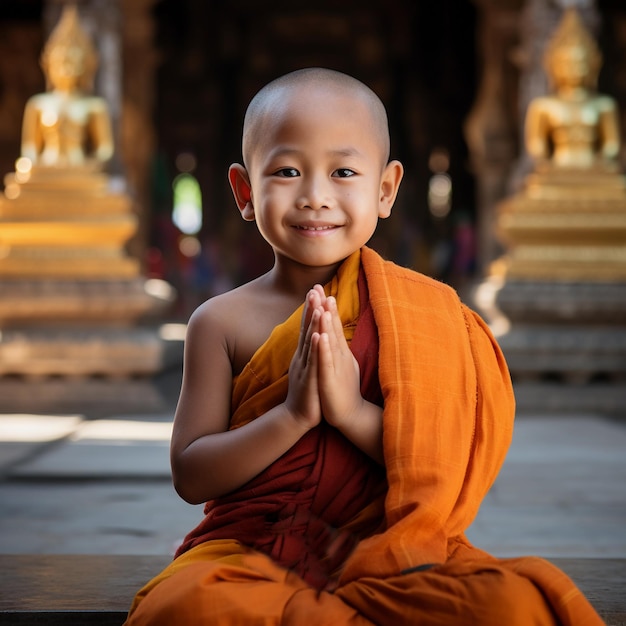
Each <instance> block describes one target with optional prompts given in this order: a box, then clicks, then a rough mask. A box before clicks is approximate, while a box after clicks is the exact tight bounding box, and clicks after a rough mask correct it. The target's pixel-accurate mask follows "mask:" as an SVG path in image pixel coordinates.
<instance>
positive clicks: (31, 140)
mask: <svg viewBox="0 0 626 626" xmlns="http://www.w3.org/2000/svg"><path fill="white" fill-rule="evenodd" d="M39 124H40V120H39V110H38V107H37V105H36V104H35V102H34V100H33V98H31V99H30V100H29V101H28V102H27V103H26V108H25V109H24V120H23V122H22V146H21V156H23V157H27V158H29V159H30V160H31V162H32V163H36V162H37V160H38V158H39V152H40V151H41V145H42V138H41V129H40V128H39Z"/></svg>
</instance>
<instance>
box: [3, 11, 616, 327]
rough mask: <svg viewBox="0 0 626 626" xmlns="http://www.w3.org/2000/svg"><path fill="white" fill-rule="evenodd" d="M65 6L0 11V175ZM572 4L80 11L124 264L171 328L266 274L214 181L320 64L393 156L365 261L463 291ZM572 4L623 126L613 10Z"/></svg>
mask: <svg viewBox="0 0 626 626" xmlns="http://www.w3.org/2000/svg"><path fill="white" fill-rule="evenodd" d="M63 4H64V2H62V1H61V0H3V2H2V5H1V6H0V35H1V36H0V172H9V171H11V170H12V169H13V166H14V162H15V160H16V158H17V156H18V155H19V153H20V132H21V124H22V116H23V112H24V106H25V103H26V101H27V99H28V98H29V97H30V96H32V95H33V94H35V93H39V92H42V91H44V90H45V78H44V75H43V73H42V71H41V68H40V64H39V57H40V54H41V50H42V48H43V45H44V43H45V41H46V39H47V37H48V35H49V33H50V31H51V29H52V28H53V26H54V25H55V24H56V23H57V21H58V19H59V16H60V11H61V8H62V6H63ZM572 4H576V2H573V1H572V0H569V1H568V0H561V1H557V0H475V1H470V0H441V1H440V2H414V1H409V0H406V1H403V0H392V1H387V0H386V1H385V2H377V1H369V2H368V1H359V2H342V3H340V4H339V5H338V4H337V3H334V2H323V1H319V2H315V3H308V2H298V1H295V2H294V1H290V2H280V1H277V2H271V3H270V2H249V1H229V2H219V1H211V2H206V1H205V0H132V1H131V0H128V1H125V0H110V1H104V0H82V1H81V2H79V3H78V5H79V8H80V14H81V19H82V23H83V25H84V27H85V28H86V29H87V30H88V31H89V32H90V35H91V36H92V38H93V41H94V43H95V44H96V46H97V49H98V54H99V57H100V66H99V70H98V74H97V78H96V88H95V91H96V93H98V94H100V95H102V96H104V97H105V98H106V99H107V101H108V103H109V106H110V109H111V116H112V119H113V123H114V131H115V139H116V151H115V156H114V160H113V162H112V163H111V164H110V165H109V170H110V171H111V172H113V173H115V174H120V175H122V176H123V177H124V178H125V180H126V182H127V185H128V188H129V189H130V190H131V193H132V194H133V196H134V197H135V198H136V199H137V207H138V211H139V214H140V222H141V224H140V228H139V230H138V233H137V235H136V236H135V238H134V239H133V241H132V243H131V250H132V254H133V255H135V256H136V257H137V258H138V259H140V261H141V263H142V267H143V268H144V271H145V272H146V273H147V274H148V275H150V276H156V277H162V278H165V279H166V280H167V281H169V282H170V283H171V284H172V285H173V286H174V287H175V288H176V289H177V292H178V300H177V303H176V307H175V310H174V311H173V315H174V316H175V317H176V318H178V319H181V320H184V319H186V318H187V316H188V314H189V312H190V311H191V310H192V309H193V308H194V307H195V306H196V305H197V304H198V303H199V302H200V301H202V300H203V299H205V298H206V297H208V296H210V295H212V294H215V293H219V292H221V291H223V290H225V289H228V288H230V287H232V286H233V285H236V284H239V283H241V282H243V281H246V280H248V279H250V278H252V277H254V276H256V275H258V274H259V273H261V272H263V271H264V270H266V269H267V268H268V267H269V264H270V263H271V254H270V250H269V248H268V247H267V246H266V245H265V244H264V243H263V242H262V241H260V239H259V237H258V235H257V233H256V229H255V227H254V224H246V223H244V222H243V221H242V220H241V218H240V217H239V216H238V212H237V210H236V207H235V205H234V202H233V200H232V197H231V192H230V189H229V188H228V184H227V179H226V172H227V168H228V166H229V164H230V163H232V162H233V161H238V160H240V158H241V156H240V145H239V142H240V134H241V124H242V118H243V113H244V111H245V107H246V105H247V103H248V101H249V99H250V98H251V97H252V95H254V93H255V92H256V91H257V90H258V89H259V88H260V87H261V86H262V85H264V84H265V83H266V82H268V81H269V80H271V79H273V78H275V77H277V76H278V75H280V74H283V73H285V72H288V71H290V70H294V69H297V68H300V67H305V66H315V65H321V66H327V67H330V68H334V69H337V70H341V71H345V72H348V73H350V74H353V75H354V76H356V77H357V78H359V79H361V80H363V81H364V82H366V83H367V84H368V85H370V86H371V87H372V88H373V89H374V90H375V91H376V92H377V93H378V94H379V95H380V97H381V98H382V100H383V101H384V103H385V104H386V106H387V109H388V111H389V118H390V124H391V135H392V156H393V157H394V158H397V159H400V160H401V161H402V162H403V163H404V165H405V169H406V174H405V179H404V182H403V184H402V188H401V192H400V196H399V198H398V201H397V204H396V207H395V210H394V217H393V219H391V220H387V221H386V222H382V223H381V226H380V230H379V232H378V233H377V235H376V237H375V240H374V241H372V245H373V247H375V248H377V249H379V250H380V251H381V252H383V253H384V254H385V255H387V256H388V257H390V258H393V259H394V260H397V261H398V262H400V263H402V264H405V265H409V266H411V267H413V268H415V269H417V270H419V271H423V272H425V273H427V274H429V275H432V276H435V277H437V278H441V279H443V280H445V281H447V282H449V283H451V284H452V285H454V286H455V287H457V288H459V289H460V290H461V291H463V290H464V289H465V287H466V286H467V285H468V284H469V283H471V282H472V281H476V280H477V279H480V278H481V277H482V275H483V273H484V272H485V269H486V268H487V266H488V264H489V262H490V261H492V260H493V259H494V258H496V257H497V255H498V254H499V252H500V248H499V243H498V240H497V238H496V236H495V233H494V220H493V211H494V206H495V204H496V203H497V202H498V201H499V200H500V199H501V198H503V197H504V196H506V195H507V194H508V193H510V192H511V190H512V189H514V188H515V187H516V185H518V184H519V181H520V180H521V176H522V175H523V173H524V172H525V168H526V164H525V161H524V149H523V142H522V141H521V137H522V127H523V116H524V113H525V108H526V106H527V103H528V101H529V99H530V98H531V97H533V96H534V95H538V94H540V93H542V92H543V91H545V90H546V79H545V76H544V74H543V70H542V67H541V46H542V44H545V41H546V39H547V37H548V36H549V34H550V33H551V32H552V30H553V29H554V28H555V27H556V24H557V22H558V20H559V18H560V16H561V13H562V11H563V8H564V7H566V6H568V5H572ZM578 5H579V7H580V10H581V12H582V14H583V15H584V16H585V18H586V19H587V21H588V23H589V25H590V27H591V28H592V29H593V32H594V34H595V35H596V36H597V40H598V43H599V46H600V47H601V49H602V52H603V55H604V64H603V66H602V71H601V75H600V81H599V89H600V91H602V92H605V93H610V94H612V95H613V96H614V97H615V98H616V100H617V101H618V103H619V104H620V108H621V111H622V117H623V116H624V111H626V7H625V6H624V3H622V2H620V1H619V0H598V1H597V2H593V1H591V0H580V1H579V2H578ZM622 128H626V124H623V125H622ZM190 177H192V178H190ZM177 183H179V184H181V183H182V186H181V187H180V188H184V187H185V184H186V186H187V187H188V188H189V186H193V185H197V189H196V195H195V197H196V199H197V200H196V201H197V205H198V214H193V211H192V212H191V214H188V215H187V218H186V222H185V217H184V216H183V218H182V220H183V221H181V220H180V219H179V220H178V223H177V221H176V220H174V219H173V212H174V207H175V196H174V188H175V186H176V184H177ZM180 188H179V191H180ZM188 192H189V190H188ZM192 196H193V191H192ZM429 196H430V199H431V201H430V202H429ZM433 197H434V198H435V201H434V202H433V201H432V199H433ZM437 198H439V201H437Z"/></svg>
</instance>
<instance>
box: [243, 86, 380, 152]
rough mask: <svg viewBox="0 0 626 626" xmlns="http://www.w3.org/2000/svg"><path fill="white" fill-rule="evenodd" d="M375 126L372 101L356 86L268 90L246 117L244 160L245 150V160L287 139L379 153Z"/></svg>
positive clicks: (377, 128)
mask: <svg viewBox="0 0 626 626" xmlns="http://www.w3.org/2000/svg"><path fill="white" fill-rule="evenodd" d="M380 127H381V124H380V121H379V120H377V119H376V115H375V112H374V111H373V109H372V106H371V103H370V102H368V100H367V98H365V97H363V96H362V95H361V94H359V93H358V92H357V91H355V90H349V89H342V88H340V87H336V86H333V85H331V86H326V85H300V86H297V87H290V88H287V89H285V88H281V89H277V90H275V91H274V92H273V93H271V94H270V95H269V97H268V98H267V99H266V100H265V101H264V102H263V106H262V108H261V109H260V110H259V111H258V112H257V114H256V115H255V116H254V117H253V118H252V119H251V120H249V125H248V132H247V133H246V134H247V135H248V140H247V141H246V137H244V158H245V157H246V152H247V156H248V158H249V157H250V156H251V155H252V154H254V153H258V152H259V151H263V152H268V151H272V150H273V149H276V148H278V147H280V146H279V144H281V143H283V142H286V143H289V142H290V141H295V142H298V141H300V142H302V141H305V142H308V143H310V144H311V146H313V145H315V144H319V143H324V144H327V145H328V148H329V149H332V148H336V147H337V146H341V147H342V148H344V149H349V148H356V150H357V151H364V152H369V151H371V150H374V151H375V154H378V153H381V154H382V153H384V151H385V145H384V139H383V138H382V137H381V136H380V135H381V131H380ZM246 144H247V145H246Z"/></svg>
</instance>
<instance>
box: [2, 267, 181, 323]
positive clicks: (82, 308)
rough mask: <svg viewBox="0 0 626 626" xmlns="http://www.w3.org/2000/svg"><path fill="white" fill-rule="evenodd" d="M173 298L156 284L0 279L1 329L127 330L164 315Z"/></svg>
mask: <svg viewBox="0 0 626 626" xmlns="http://www.w3.org/2000/svg"><path fill="white" fill-rule="evenodd" d="M174 298H175V291H174V289H173V288H172V287H171V286H170V285H169V284H168V283H167V282H165V281H162V280H156V279H150V280H146V279H143V278H135V279H129V280H120V279H117V280H98V279H96V278H90V279H85V280H78V279H72V280H59V279H52V280H43V279H34V278H33V279H30V280H24V279H23V280H9V279H0V326H1V327H4V328H7V327H10V326H11V325H15V324H19V325H20V326H24V325H33V324H43V325H49V324H50V322H64V323H65V322H71V323H72V324H77V323H78V324H85V323H87V324H89V323H91V324H93V323H94V322H96V323H97V322H102V323H104V324H106V325H111V324H123V325H128V324H129V323H131V322H135V321H137V320H139V319H145V318H154V317H156V316H161V315H163V313H164V312H165V311H166V309H167V307H168V306H170V305H171V303H172V302H173V301H174Z"/></svg>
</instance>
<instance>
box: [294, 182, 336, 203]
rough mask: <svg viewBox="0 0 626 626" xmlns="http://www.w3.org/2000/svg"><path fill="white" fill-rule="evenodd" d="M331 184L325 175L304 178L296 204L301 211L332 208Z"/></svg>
mask: <svg viewBox="0 0 626 626" xmlns="http://www.w3.org/2000/svg"><path fill="white" fill-rule="evenodd" d="M329 189H330V184H329V181H328V179H327V178H326V176H325V175H322V174H318V175H309V176H302V184H301V186H300V194H299V196H298V200H297V202H296V206H297V207H298V208H299V209H313V210H314V211H317V210H319V209H328V208H330V206H331V197H330V191H329Z"/></svg>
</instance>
